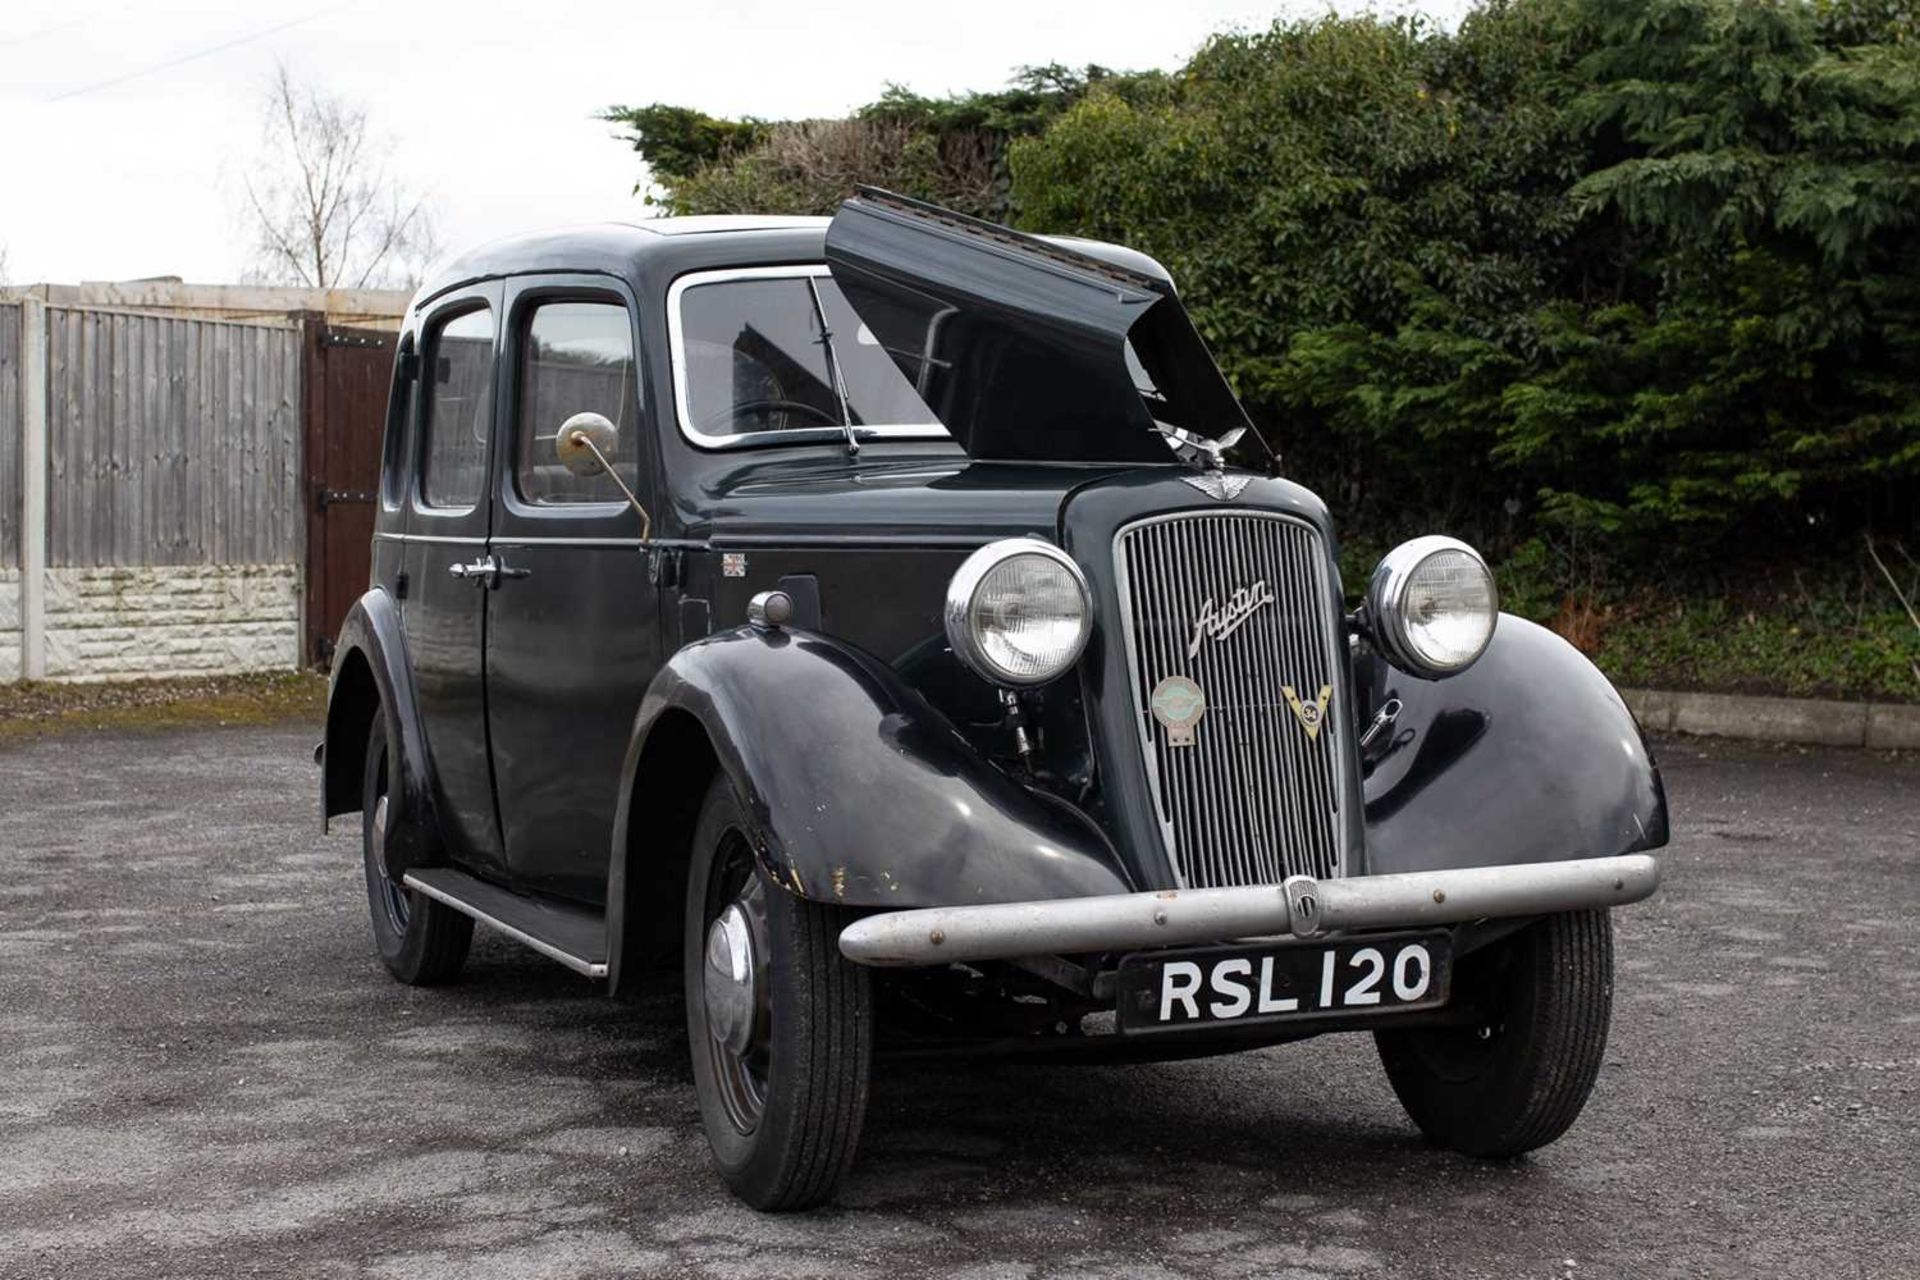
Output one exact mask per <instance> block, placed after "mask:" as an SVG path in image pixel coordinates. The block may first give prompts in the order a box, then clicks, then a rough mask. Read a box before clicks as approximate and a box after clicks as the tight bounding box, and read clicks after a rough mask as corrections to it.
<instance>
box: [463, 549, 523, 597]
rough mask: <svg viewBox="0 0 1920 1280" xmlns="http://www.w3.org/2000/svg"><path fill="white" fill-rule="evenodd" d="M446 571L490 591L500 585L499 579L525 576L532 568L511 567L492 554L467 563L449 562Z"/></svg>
mask: <svg viewBox="0 0 1920 1280" xmlns="http://www.w3.org/2000/svg"><path fill="white" fill-rule="evenodd" d="M447 572H448V573H449V574H451V575H452V576H453V577H456V578H465V579H466V580H467V581H469V582H473V583H477V584H478V585H480V586H483V587H485V588H487V589H488V590H489V591H491V590H493V589H494V588H496V587H498V586H499V585H500V580H501V579H503V578H525V577H527V576H529V575H530V574H531V573H532V570H530V569H515V568H511V567H509V566H508V565H506V564H504V563H502V562H501V561H500V560H498V559H496V558H494V557H493V556H483V557H481V558H480V559H478V560H475V561H473V562H471V563H469V564H450V565H448V566H447Z"/></svg>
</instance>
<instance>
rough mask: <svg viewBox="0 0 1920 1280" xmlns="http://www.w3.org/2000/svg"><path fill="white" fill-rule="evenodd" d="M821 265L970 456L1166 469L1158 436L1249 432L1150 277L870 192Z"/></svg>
mask: <svg viewBox="0 0 1920 1280" xmlns="http://www.w3.org/2000/svg"><path fill="white" fill-rule="evenodd" d="M1143 261H1144V259H1143ZM827 265H828V267H829V269H830V270H831V271H832V272H833V278H834V280H835V281H836V282H837V283H838V284H839V286H840V289H841V291H842V292H843V293H844V294H845V295H846V298H847V301H848V302H849V303H851V304H852V306H853V308H854V310H855V312H857V313H858V314H859V316H860V319H861V321H862V322H863V323H864V325H865V327H866V329H867V330H868V332H869V333H870V334H871V335H872V339H873V340H876V341H878V342H879V343H880V344H881V345H882V346H884V347H885V348H886V350H887V352H888V354H890V355H891V356H892V357H893V359H894V362H895V363H896V364H897V365H899V367H900V369H901V371H902V372H903V373H905V374H906V376H907V379H908V380H909V381H910V382H912V383H913V384H914V387H915V388H916V389H917V390H918V391H919V393H920V397H921V399H923V400H925V401H926V403H927V406H928V407H929V408H931V409H932V410H933V412H934V413H935V414H936V415H938V417H939V419H940V421H941V423H942V424H944V425H945V426H946V428H947V430H948V431H949V432H951V433H952V435H953V438H954V439H955V440H956V441H958V442H959V444H960V446H961V447H962V448H964V449H965V450H966V451H967V453H968V454H970V455H971V456H973V457H975V458H980V459H992V460H996V461H1000V460H1019V461H1046V462H1162V463H1164V462H1172V461H1174V452H1173V450H1172V448H1171V446H1170V444H1169V442H1168V439H1167V437H1166V436H1165V435H1163V434H1162V433H1161V432H1160V431H1158V430H1156V427H1155V423H1156V422H1158V423H1161V424H1165V425H1166V426H1170V427H1177V428H1180V429H1182V430H1184V431H1186V432H1189V433H1192V434H1195V435H1198V436H1203V437H1207V438H1209V439H1218V438H1219V437H1222V436H1224V435H1226V434H1227V433H1228V432H1229V431H1231V430H1233V429H1234V428H1241V427H1247V426H1248V425H1249V424H1248V422H1247V417H1246V414H1245V412H1244V411H1243V410H1242V409H1241V408H1240V404H1239V401H1237V400H1236V399H1235V398H1234V395H1233V391H1232V389H1231V388H1229V387H1228V386H1227V382H1226V379H1225V378H1224V377H1222V376H1221V373H1220V370H1219V368H1218V366H1216V365H1215V364H1214V363H1213V358H1212V356H1210V355H1209V354H1208V353H1207V349H1206V344H1205V343H1203V342H1202V341H1201V340H1200V335H1199V334H1198V333H1197V332H1195V330H1194V327H1193V321H1192V320H1191V319H1190V318H1189V317H1188V315H1187V312H1186V309H1185V308H1184V307H1182V306H1181V305H1180V300H1179V299H1178V298H1177V297H1176V296H1175V295H1174V292H1173V286H1172V285H1171V284H1170V283H1169V282H1168V281H1167V280H1165V279H1163V278H1161V277H1159V276H1156V275H1152V274H1149V273H1148V272H1146V271H1142V270H1138V269H1135V268H1134V267H1131V266H1128V265H1124V264H1123V263H1120V262H1116V261H1112V260H1109V259H1107V258H1105V257H1101V256H1096V255H1095V254H1093V253H1090V252H1086V251H1083V250H1081V249H1079V248H1077V247H1073V246H1070V245H1066V244H1061V243H1059V242H1056V241H1052V240H1043V239H1040V238H1038V237H1035V236H1029V235H1023V234H1021V233H1020V232H1017V231H1011V230H1008V229H1007V228H1005V227H1001V226H997V225H995V224H993V223H990V222H982V221H980V220H978V219H975V218H969V217H967V216H965V215H963V214H957V213H953V212H950V211H948V210H945V209H941V208H938V207H937V206H934V205H929V204H923V203H921V202H920V201H917V200H910V199H907V198H906V197H904V196H897V195H893V194H891V193H889V192H884V191H876V190H872V189H869V188H862V189H861V191H860V194H859V195H858V196H856V197H855V198H854V199H851V200H848V201H847V202H846V203H844V204H842V205H841V206H840V210H839V212H838V213H837V214H835V215H834V219H833V222H832V224H831V225H830V226H829V227H828V228H827ZM862 340H866V335H862Z"/></svg>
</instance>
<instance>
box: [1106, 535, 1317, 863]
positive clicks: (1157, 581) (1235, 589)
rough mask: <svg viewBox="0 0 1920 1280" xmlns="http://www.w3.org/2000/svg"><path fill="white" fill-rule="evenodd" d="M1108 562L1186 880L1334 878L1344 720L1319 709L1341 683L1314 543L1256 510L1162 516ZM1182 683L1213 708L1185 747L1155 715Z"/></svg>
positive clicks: (1164, 809) (1150, 757) (1137, 698)
mask: <svg viewBox="0 0 1920 1280" xmlns="http://www.w3.org/2000/svg"><path fill="white" fill-rule="evenodd" d="M1115 559H1116V561H1117V566H1116V567H1117V569H1118V573H1119V585H1120V601H1121V606H1122V610H1123V614H1124V616H1123V618H1122V627H1123V631H1124V636H1125V639H1124V643H1125V644H1126V645H1127V647H1128V663H1129V670H1130V671H1131V674H1132V680H1133V699H1134V704H1133V705H1134V711H1135V722H1136V724H1137V725H1138V726H1139V729H1140V733H1141V739H1142V742H1143V745H1144V747H1145V754H1146V761H1147V772H1148V780H1149V783H1150V784H1151V786H1152V789H1153V796H1154V801H1155V804H1156V806H1157V808H1158V811H1159V817H1160V821H1161V827H1162V831H1163V832H1164V834H1165V839H1166V842H1167V853H1168V856H1169V857H1170V858H1171V860H1172V862H1173V868H1174V872H1175V874H1176V875H1177V876H1178V877H1179V882H1180V883H1181V884H1182V885H1183V886H1193V887H1217V886H1228V885H1244V884H1276V883H1278V882H1280V881H1282V880H1284V879H1285V878H1286V877H1288V876H1290V875H1310V876H1314V877H1315V878H1325V877H1330V876H1337V875H1340V874H1341V873H1342V871H1343V870H1344V864H1343V857H1342V853H1343V849H1344V844H1345V839H1344V836H1343V828H1342V825H1341V822H1340V813H1339V790H1340V778H1341V775H1342V769H1341V764H1340V761H1341V755H1340V751H1341V749H1342V746H1343V744H1344V738H1345V729H1344V721H1345V718H1346V717H1345V715H1344V713H1343V709H1342V708H1340V707H1338V706H1336V705H1334V704H1333V703H1332V701H1331V696H1330V693H1329V700H1328V701H1327V702H1325V703H1324V704H1323V703H1322V701H1321V698H1322V690H1328V691H1331V690H1335V689H1338V688H1339V684H1340V682H1339V680H1338V678H1337V677H1336V674H1335V671H1334V667H1333V663H1334V661H1335V655H1336V654H1338V653H1339V652H1340V650H1341V645H1340V643H1339V642H1340V631H1339V628H1338V627H1337V625H1336V623H1337V618H1336V617H1335V616H1334V614H1333V611H1332V610H1330V608H1329V606H1328V603H1327V602H1328V601H1329V600H1331V599H1332V598H1333V597H1332V588H1331V584H1330V582H1329V581H1328V577H1327V575H1328V572H1329V569H1328V564H1327V555H1326V551H1325V548H1324V546H1323V545H1322V543H1321V540H1320V537H1319V534H1318V533H1317V532H1316V531H1315V530H1314V529H1313V528H1312V527H1311V526H1309V525H1307V524H1304V523H1302V522H1300V521H1298V520H1294V519H1291V518H1288V517H1284V516H1274V515H1268V514H1265V513H1260V512H1251V511H1236V512H1196V513H1192V514H1181V515H1175V516H1163V517H1159V518H1156V519H1152V520H1146V521H1143V522H1141V523H1139V524H1134V525H1130V526H1128V527H1126V528H1124V529H1122V530H1121V531H1120V535H1119V537H1118V539H1117V540H1116V543H1115ZM1236 593H1242V594H1239V595H1238V596H1237V597H1236ZM1236 600H1237V603H1238V607H1236ZM1209 602H1211V605H1209ZM1207 615H1211V616H1212V617H1213V619H1214V621H1213V623H1212V625H1211V626H1210V627H1208V628H1206V629H1204V630H1197V627H1198V624H1199V623H1200V621H1201V619H1202V618H1203V616H1207ZM1173 676H1185V677H1187V678H1188V679H1190V680H1192V681H1193V683H1194V684H1195V685H1197V686H1199V689H1200V692H1201V693H1202V694H1203V695H1204V697H1205V699H1206V710H1205V711H1204V713H1202V715H1201V717H1200V719H1199V720H1198V722H1197V723H1195V724H1194V725H1193V727H1192V741H1191V743H1190V744H1187V745H1176V743H1175V741H1174V739H1175V737H1176V736H1178V735H1177V734H1176V733H1175V732H1174V731H1172V730H1170V729H1169V728H1168V727H1167V726H1165V725H1163V724H1162V723H1161V722H1160V720H1158V719H1157V718H1156V717H1155V716H1154V714H1153V711H1152V705H1153V695H1154V691H1155V689H1156V688H1157V687H1159V686H1160V684H1161V682H1162V681H1164V680H1166V679H1168V678H1169V677H1173ZM1288 689H1291V690H1292V692H1293V698H1295V699H1297V700H1298V702H1299V704H1300V705H1299V708H1298V709H1296V708H1295V706H1294V703H1293V701H1292V700H1290V699H1289V697H1288V693H1287V690H1288ZM1166 705H1172V706H1174V707H1175V708H1176V709H1177V703H1170V704H1169V703H1163V706H1166ZM1322 705H1324V706H1325V708H1326V710H1325V714H1324V715H1323V716H1320V717H1318V720H1319V728H1318V731H1317V732H1314V733H1309V732H1308V729H1309V727H1310V725H1311V724H1312V723H1313V722H1314V720H1315V718H1316V710H1317V708H1319V707H1321V706H1322ZM1176 718H1177V717H1176Z"/></svg>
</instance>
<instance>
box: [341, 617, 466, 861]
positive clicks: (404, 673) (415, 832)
mask: <svg viewBox="0 0 1920 1280" xmlns="http://www.w3.org/2000/svg"><path fill="white" fill-rule="evenodd" d="M411 671H412V668H411V667H410V666H409V664H408V662H407V649H406V636H405V634H404V633H403V631H402V630H401V626H400V610H399V607H398V606H397V605H396V604H395V603H394V600H393V597H392V596H390V595H388V594H387V592H386V591H385V590H383V589H381V588H377V587H376V588H375V589H373V590H371V591H369V592H367V593H366V594H365V595H363V596H361V597H360V599H358V600H357V601H355V602H354V605H353V608H352V609H350V610H348V612H347V618H346V621H345V622H344V623H342V624H341V627H340V638H339V640H338V641H337V642H336V644H335V646H334V655H333V672H332V675H331V677H330V678H329V680H328V685H327V729H326V738H325V740H324V742H323V744H322V750H321V761H320V763H321V783H320V795H321V805H320V814H321V825H322V828H323V829H324V827H325V826H326V823H327V820H328V819H331V818H334V817H337V816H338V815H340V814H343V813H357V812H359V811H360V810H361V809H362V808H363V807H364V805H365V797H364V796H363V795H362V794H361V793H362V788H363V786H364V783H365V779H366V757H367V734H368V731H369V730H370V729H371V728H372V725H373V717H374V716H375V715H382V716H384V717H385V718H386V725H387V745H388V750H387V761H388V765H387V767H388V774H387V795H388V825H387V841H386V860H387V873H388V874H389V875H390V876H392V877H393V878H395V879H398V878H399V877H400V876H401V875H402V874H404V873H405V872H406V871H407V869H408V868H410V867H417V866H426V865H430V864H431V863H434V862H436V861H438V860H439V850H440V841H439V824H438V820H437V818H436V816H435V812H434V805H433V787H432V776H431V774H430V772H429V764H428V758H427V737H426V731H425V729H424V728H423V726H422V725H421V721H420V710H419V707H418V706H417V705H416V704H415V702H414V696H413V678H412V675H411Z"/></svg>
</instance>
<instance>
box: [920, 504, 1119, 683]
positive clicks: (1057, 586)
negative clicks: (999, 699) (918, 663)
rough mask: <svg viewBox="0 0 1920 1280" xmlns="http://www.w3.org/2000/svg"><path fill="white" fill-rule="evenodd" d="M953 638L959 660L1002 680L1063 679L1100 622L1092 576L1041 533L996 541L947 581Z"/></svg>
mask: <svg viewBox="0 0 1920 1280" xmlns="http://www.w3.org/2000/svg"><path fill="white" fill-rule="evenodd" d="M946 624H947V641H948V643H950V644H951V645H953V651H954V652H955V653H956V654H958V655H959V656H960V660H961V661H963V662H965V663H966V664H967V665H968V666H969V667H971V668H973V670H974V671H975V672H976V673H977V674H978V675H979V676H981V678H983V679H985V680H988V681H991V682H992V683H994V684H1000V685H1015V686H1022V687H1024V686H1030V685H1040V684H1045V683H1047V681H1049V680H1053V679H1057V678H1058V677H1059V676H1060V675H1061V674H1062V673H1064V672H1065V671H1066V670H1067V668H1069V667H1071V666H1072V665H1073V664H1074V662H1075V661H1076V660H1077V659H1078V658H1079V657H1080V652H1081V650H1083V649H1085V648H1086V647H1087V633H1088V632H1089V631H1091V630H1092V628H1093V615H1092V610H1091V609H1090V608H1089V607H1088V604H1087V580H1086V578H1085V577H1084V576H1083V575H1082V574H1081V572H1080V566H1079V565H1076V564H1075V563H1074V562H1073V561H1072V559H1070V558H1069V557H1068V556H1067V553H1066V552H1064V551H1062V550H1060V548H1058V547H1056V546H1054V545H1053V544H1052V543H1049V542H1042V541H1041V540H1040V539H1038V538H1008V539H1005V540H1004V541H1001V542H990V543H988V544H987V545H986V546H984V547H982V548H980V549H979V550H978V551H976V552H974V553H973V554H972V555H970V556H968V557H967V559H966V562H965V563H963V564H962V565H961V566H960V568H959V571H958V572H956V573H955V574H954V575H953V581H952V582H950V583H948V584H947V608H946Z"/></svg>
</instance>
